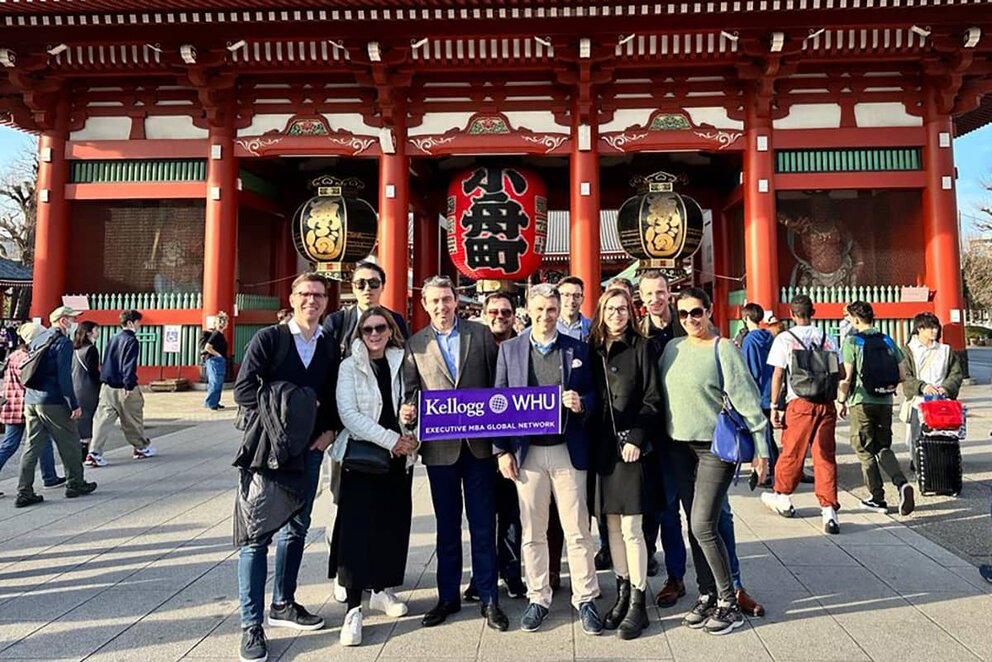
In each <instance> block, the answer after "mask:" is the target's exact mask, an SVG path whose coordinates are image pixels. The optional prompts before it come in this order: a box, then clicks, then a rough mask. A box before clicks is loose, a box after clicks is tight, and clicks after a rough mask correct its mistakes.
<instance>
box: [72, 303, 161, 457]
mask: <svg viewBox="0 0 992 662" xmlns="http://www.w3.org/2000/svg"><path fill="white" fill-rule="evenodd" d="M120 323H121V330H120V331H118V332H117V335H115V336H114V337H113V338H111V339H110V342H109V343H107V353H106V356H104V357H103V366H102V367H101V368H100V381H101V382H103V385H102V386H101V387H100V403H99V405H98V406H97V410H96V420H95V422H94V425H93V443H92V444H90V452H89V454H88V455H87V456H86V465H87V466H90V467H105V466H107V460H106V459H105V458H104V457H103V448H104V446H106V444H107V438H108V437H109V435H110V431H111V430H112V429H113V427H114V423H116V422H117V419H118V418H119V419H120V421H121V432H123V433H124V439H125V440H126V441H127V443H129V444H131V457H132V459H135V460H144V459H147V458H150V457H154V456H155V453H156V451H155V447H154V446H152V443H151V440H149V439H148V438H147V437H146V436H145V396H144V395H142V393H141V389H140V388H139V387H138V355H139V351H140V350H139V348H138V338H137V336H136V335H135V334H136V333H137V331H138V328H139V327H140V326H141V313H139V312H138V311H137V310H125V311H123V312H122V313H121V316H120Z"/></svg>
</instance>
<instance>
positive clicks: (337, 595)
mask: <svg viewBox="0 0 992 662" xmlns="http://www.w3.org/2000/svg"><path fill="white" fill-rule="evenodd" d="M334 600H335V601H336V602H340V603H341V604H345V603H346V602H348V589H346V588H345V587H344V586H341V584H338V578H337V577H335V578H334Z"/></svg>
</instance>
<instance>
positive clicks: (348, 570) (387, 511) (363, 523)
mask: <svg viewBox="0 0 992 662" xmlns="http://www.w3.org/2000/svg"><path fill="white" fill-rule="evenodd" d="M351 344H352V348H351V351H350V352H349V354H350V355H349V357H348V358H346V359H345V360H344V361H343V362H342V363H341V372H340V374H339V376H338V384H337V390H336V392H337V406H338V413H339V415H340V416H341V424H342V425H343V426H344V429H343V430H342V431H341V434H340V435H338V438H337V441H336V442H335V444H334V449H333V451H332V453H331V458H332V459H333V460H334V462H336V463H338V464H342V465H343V470H342V472H341V487H340V491H339V493H338V497H337V516H336V517H335V518H334V533H333V536H332V538H331V553H330V561H329V563H328V576H329V577H331V578H335V577H336V578H337V581H338V584H339V585H341V586H343V587H344V588H345V590H346V591H347V604H348V611H347V613H346V614H345V617H344V624H343V625H342V626H341V635H340V641H341V645H342V646H358V645H359V644H361V643H362V591H364V590H366V589H371V590H372V597H371V598H370V599H369V608H370V609H375V610H378V611H382V612H384V613H385V614H386V615H388V616H393V617H395V618H399V617H401V616H405V615H406V613H407V606H406V603H404V602H401V601H400V600H399V599H398V598H397V597H396V595H395V594H394V593H393V591H392V589H393V587H395V586H399V585H401V584H402V583H403V575H404V572H405V569H406V559H407V551H408V549H409V547H410V522H411V519H412V517H413V499H412V495H411V490H412V489H413V465H414V462H415V461H416V458H417V445H418V444H417V440H416V439H415V438H414V437H413V435H411V434H409V433H408V432H404V431H403V430H401V429H400V425H399V420H398V419H397V412H398V410H399V405H400V404H401V403H402V397H403V385H402V378H401V368H402V364H403V336H402V335H401V333H400V329H399V327H398V326H397V325H396V322H395V320H394V319H393V316H392V315H391V314H390V313H389V311H388V310H386V309H385V308H381V307H378V306H373V307H371V308H367V309H365V310H364V311H363V312H362V314H361V316H360V317H359V318H358V324H357V325H356V327H355V331H354V333H353V338H352V343H351ZM352 444H355V445H361V448H360V449H359V448H355V449H351V450H352V452H359V451H361V452H362V455H363V456H365V455H368V454H369V453H373V454H374V453H375V452H376V451H377V450H378V451H379V452H380V454H381V455H382V456H383V464H384V467H383V468H384V469H385V472H384V473H369V472H367V471H366V470H365V469H363V468H361V467H359V466H357V465H355V466H350V465H349V457H350V456H351V454H350V453H349V447H350V446H351V445H352Z"/></svg>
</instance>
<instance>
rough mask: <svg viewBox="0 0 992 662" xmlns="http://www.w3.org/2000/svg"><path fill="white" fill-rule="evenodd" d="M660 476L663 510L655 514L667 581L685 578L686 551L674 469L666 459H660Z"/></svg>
mask: <svg viewBox="0 0 992 662" xmlns="http://www.w3.org/2000/svg"><path fill="white" fill-rule="evenodd" d="M660 464H661V476H662V485H663V486H664V488H665V509H664V510H662V511H661V512H660V513H657V518H656V519H657V521H658V526H659V528H660V529H661V548H662V550H664V552H665V572H667V573H668V578H669V579H678V580H679V581H681V580H682V578H683V577H685V564H686V549H685V540H684V539H683V538H682V515H681V513H680V511H679V506H680V503H679V485H678V481H677V480H676V477H675V468H674V466H673V465H672V463H671V462H670V461H669V460H668V458H667V457H664V458H662V462H661V463H660Z"/></svg>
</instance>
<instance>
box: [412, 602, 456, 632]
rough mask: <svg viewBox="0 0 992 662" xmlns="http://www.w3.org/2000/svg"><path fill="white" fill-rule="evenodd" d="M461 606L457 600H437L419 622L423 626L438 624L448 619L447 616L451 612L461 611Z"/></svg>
mask: <svg viewBox="0 0 992 662" xmlns="http://www.w3.org/2000/svg"><path fill="white" fill-rule="evenodd" d="M461 609H462V606H461V605H460V604H458V603H457V602H438V603H437V604H436V605H434V608H433V609H431V610H430V611H429V612H427V613H426V614H424V618H423V619H422V620H421V621H420V623H421V624H422V625H423V626H424V627H425V628H432V627H434V626H435V625H440V624H441V623H444V622H445V621H446V620H448V616H451V615H452V614H457V613H458V612H459V611H461Z"/></svg>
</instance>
